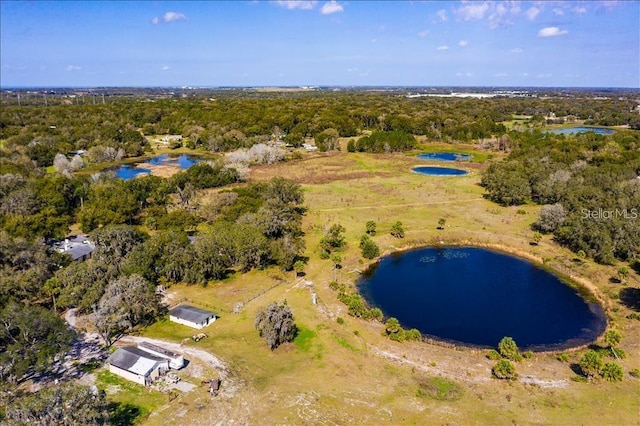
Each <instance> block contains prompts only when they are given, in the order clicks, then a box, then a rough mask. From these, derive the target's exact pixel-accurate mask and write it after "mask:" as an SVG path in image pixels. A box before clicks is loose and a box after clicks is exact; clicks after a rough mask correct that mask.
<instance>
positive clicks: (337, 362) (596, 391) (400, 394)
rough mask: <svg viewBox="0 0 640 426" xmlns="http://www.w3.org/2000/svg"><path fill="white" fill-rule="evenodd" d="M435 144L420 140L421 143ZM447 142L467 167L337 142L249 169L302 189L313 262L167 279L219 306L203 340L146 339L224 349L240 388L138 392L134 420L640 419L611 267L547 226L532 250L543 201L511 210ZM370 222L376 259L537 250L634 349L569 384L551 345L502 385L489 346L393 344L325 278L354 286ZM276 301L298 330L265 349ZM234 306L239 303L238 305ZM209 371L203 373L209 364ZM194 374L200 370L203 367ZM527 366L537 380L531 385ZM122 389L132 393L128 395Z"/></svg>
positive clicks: (195, 298) (575, 358)
mask: <svg viewBox="0 0 640 426" xmlns="http://www.w3.org/2000/svg"><path fill="white" fill-rule="evenodd" d="M445 148H446V146H442V147H438V148H437V149H442V150H446V149H445ZM429 149H430V147H429V146H424V151H423V150H420V152H427V151H428V150H429ZM449 150H451V147H449ZM454 151H455V152H464V153H472V154H474V155H476V154H477V157H474V158H476V159H479V160H477V161H474V162H471V163H463V164H461V165H460V166H461V167H463V168H465V169H467V170H469V172H470V173H469V174H468V175H465V176H461V177H431V176H424V175H418V174H415V173H412V172H411V167H413V166H415V165H418V164H424V163H425V162H424V161H421V160H417V159H415V158H413V157H409V156H406V155H402V154H397V155H370V154H347V153H344V152H343V153H332V154H311V155H306V156H305V157H304V159H302V160H297V161H290V162H286V163H281V164H278V165H275V166H268V167H267V166H262V167H257V168H255V169H252V171H251V179H252V180H254V181H264V180H268V179H270V178H271V177H273V176H286V177H288V178H290V179H293V180H295V181H296V182H299V183H300V184H301V185H302V187H303V189H304V193H305V205H306V206H307V207H308V212H307V214H306V216H305V218H304V221H303V230H304V232H305V234H306V255H307V256H308V257H309V263H308V265H307V266H306V268H305V274H306V275H305V276H304V278H296V277H295V275H294V273H293V272H286V273H284V272H281V271H279V270H277V269H275V268H268V269H266V270H262V271H251V272H250V273H247V274H236V275H234V276H232V277H230V278H228V279H226V280H224V281H221V282H215V283H210V284H209V285H208V286H206V287H202V286H187V285H176V286H172V287H171V288H170V294H171V296H172V299H171V300H172V303H178V302H181V301H185V302H189V303H193V304H196V305H198V306H201V307H204V308H209V309H212V310H215V311H216V312H218V313H219V314H220V318H219V319H218V320H217V321H216V322H215V323H214V324H212V325H210V326H208V327H207V328H205V329H204V330H203V331H204V332H206V333H207V334H208V335H209V337H208V338H207V339H204V340H202V341H200V342H197V343H196V342H193V341H191V340H190V339H189V337H190V336H191V335H192V334H195V333H194V330H192V329H189V328H187V327H183V326H180V325H176V324H173V323H170V322H168V321H160V322H158V323H156V324H154V325H153V326H151V327H149V328H148V329H147V330H144V331H143V335H146V336H149V337H153V338H159V339H164V340H168V341H173V342H178V343H180V342H183V343H184V345H186V346H187V347H193V348H198V349H203V350H206V351H208V352H210V353H212V354H215V355H217V356H218V357H220V358H221V359H223V360H224V361H225V362H226V363H227V364H228V367H229V369H230V371H231V374H232V376H233V383H234V384H235V385H236V386H235V387H234V392H233V395H229V396H227V397H224V396H219V397H217V398H213V397H211V396H210V395H209V394H207V393H206V392H205V390H204V389H203V388H197V389H196V390H194V391H192V392H191V393H189V394H185V395H182V396H181V397H180V398H178V399H177V400H176V401H173V402H171V403H168V404H167V403H166V402H165V403H163V402H162V401H160V400H159V399H156V397H155V396H154V395H152V394H149V395H135V396H132V397H131V399H130V401H132V402H134V403H135V404H140V406H141V407H145V408H144V410H147V409H148V410H160V411H161V412H162V415H153V416H148V417H144V416H141V417H140V418H141V419H142V417H144V419H143V420H142V421H143V423H145V424H163V425H165V424H166V425H174V424H175V425H179V424H214V423H222V424H229V423H232V422H235V423H252V424H380V423H387V424H440V423H447V424H512V423H518V424H636V423H637V422H638V409H639V401H640V391H639V389H640V381H639V380H638V379H634V378H632V377H631V376H630V375H629V374H628V372H629V371H630V370H632V369H634V368H639V367H640V360H639V357H638V353H639V349H640V337H639V336H640V321H636V320H628V319H626V316H627V315H628V314H629V313H630V312H631V311H630V310H629V309H627V308H626V307H624V306H623V305H621V304H620V303H618V301H617V299H615V297H613V296H612V295H614V294H615V293H616V292H618V291H619V287H620V286H619V285H618V286H617V287H616V285H615V284H612V283H611V282H610V281H609V278H610V277H611V276H612V275H615V270H616V267H605V266H602V265H596V264H594V263H593V262H591V261H584V262H575V261H574V260H573V259H574V256H573V255H572V253H570V252H569V251H567V250H565V249H563V248H561V247H559V246H557V245H556V244H555V243H554V242H553V241H551V239H550V237H549V236H545V237H544V238H543V239H542V241H541V242H540V244H538V245H531V244H530V242H531V237H532V234H533V231H532V230H531V229H530V224H531V223H532V222H533V221H535V219H536V215H537V212H538V209H539V207H538V206H533V205H526V206H520V207H517V208H510V207H509V208H504V207H500V206H497V205H496V204H493V203H491V202H489V201H488V200H486V199H484V198H483V193H484V190H483V188H481V187H480V186H479V181H480V173H481V170H482V169H483V168H484V167H486V163H487V162H488V161H490V160H489V158H488V156H487V155H486V154H485V153H477V152H475V151H474V150H473V148H472V147H469V146H465V147H464V148H462V149H457V147H456V149H454ZM479 161H482V162H479ZM202 201H206V200H202ZM439 218H445V219H446V225H445V227H444V229H443V230H439V229H437V228H438V219H439ZM368 220H374V221H376V223H377V230H378V233H377V235H376V236H374V237H373V238H374V240H375V241H376V242H377V243H378V245H379V246H380V248H381V250H382V251H383V252H384V253H385V254H388V253H391V252H394V251H397V250H401V249H405V248H409V247H414V246H420V245H428V244H440V243H444V244H475V245H489V246H492V247H496V248H501V249H503V250H506V251H509V252H511V253H514V254H519V255H524V256H527V257H529V258H531V259H538V260H540V261H541V260H542V259H545V265H546V266H547V267H549V268H551V269H554V270H556V271H559V272H561V273H562V274H564V275H566V276H573V277H576V278H578V279H581V280H582V282H583V283H585V284H584V285H590V284H592V285H593V289H594V291H596V292H597V293H598V294H599V296H600V297H601V298H602V299H603V300H605V302H606V304H607V306H606V307H607V309H608V314H609V316H610V318H611V323H612V324H614V325H615V327H616V328H618V329H619V330H620V331H621V332H622V333H623V335H624V338H623V340H622V344H621V346H620V347H621V348H622V349H623V350H624V351H625V352H626V353H627V357H626V358H625V359H624V360H622V361H620V364H621V365H622V367H623V369H624V371H625V378H624V380H623V381H622V382H619V383H609V382H604V381H596V382H595V383H580V382H575V381H572V380H571V378H572V377H574V376H575V373H574V372H573V371H572V368H571V364H572V363H576V362H579V358H580V356H581V355H580V352H578V353H575V354H574V353H571V352H570V353H569V356H570V362H560V361H558V360H557V359H556V357H555V355H554V354H536V355H534V356H533V358H531V359H528V360H524V361H523V362H522V363H519V364H517V365H516V371H517V373H518V374H519V375H520V378H521V379H520V380H518V381H515V382H504V381H499V380H496V379H492V378H491V367H492V366H493V365H494V363H495V362H494V361H490V360H488V359H487V358H486V356H485V353H484V351H476V350H470V349H452V348H445V347H441V346H436V345H431V344H426V343H419V342H411V343H409V342H405V343H395V342H392V341H390V340H389V339H387V338H386V337H384V336H382V332H383V328H384V327H383V325H382V324H380V323H375V322H366V321H364V320H360V319H356V318H353V317H350V316H349V315H348V314H347V310H346V306H345V305H343V304H342V303H341V302H339V301H338V300H337V298H336V293H335V291H334V290H331V289H330V288H329V287H328V283H329V281H331V280H333V278H334V274H336V273H337V279H338V281H339V282H341V283H344V284H346V285H347V286H352V285H353V284H354V282H355V280H356V279H357V277H358V272H357V271H358V270H363V269H364V268H365V267H366V264H367V261H365V260H363V259H362V257H361V255H360V250H359V248H358V242H359V239H360V236H361V235H362V234H363V233H364V232H365V223H366V222H367V221H368ZM398 220H400V221H401V222H402V223H403V225H404V228H405V231H406V237H405V238H404V239H395V238H393V237H392V236H391V235H390V234H389V230H390V227H391V225H392V224H393V223H394V222H395V221H398ZM333 223H339V224H341V225H342V226H344V227H345V228H346V230H347V232H346V237H347V242H348V247H347V249H346V250H345V251H344V252H343V253H342V254H341V255H342V259H343V261H342V265H343V268H342V269H340V270H338V271H337V272H336V271H334V270H333V269H332V264H331V262H330V261H329V260H321V259H320V258H319V256H318V250H317V247H318V243H319V240H320V238H321V237H322V235H323V233H324V231H325V229H326V228H327V227H328V226H329V225H331V224H333ZM589 283H590V284H589ZM629 285H630V286H634V287H639V286H640V281H639V279H638V275H633V276H632V277H631V278H630V283H629ZM312 293H316V294H317V297H318V304H317V305H313V304H312V303H311V294H312ZM280 300H286V301H287V303H288V304H289V306H291V308H292V310H293V312H294V316H295V321H296V324H297V326H298V327H299V334H298V336H297V337H296V339H295V340H294V341H293V342H292V343H290V344H286V345H283V346H281V347H279V348H278V349H276V350H275V351H271V350H269V349H268V348H267V346H266V344H265V343H264V341H263V340H262V339H261V338H260V337H259V336H258V333H257V332H256V330H255V329H254V316H255V313H256V312H257V310H258V309H260V308H262V307H264V306H265V305H267V304H268V303H271V302H273V301H280ZM239 302H242V303H243V304H244V305H243V308H242V310H241V312H240V313H238V314H235V313H233V309H234V307H235V306H236V304H237V303H239ZM338 317H341V318H343V320H344V322H343V323H342V324H340V323H339V322H338V321H336V319H337V318H338ZM197 368H199V367H198V365H197V361H196V360H194V363H193V364H192V365H190V366H188V367H187V370H188V369H195V370H193V371H196V372H197V371H198V370H197ZM202 368H204V371H203V373H202V378H203V379H204V378H206V377H207V376H206V375H207V374H209V370H207V369H206V366H204V367H202ZM190 374H193V376H194V380H196V376H197V374H195V373H190ZM527 377H529V378H531V380H529V381H524V380H523V378H527ZM224 386H225V384H224V383H223V387H224ZM116 395H117V396H116V397H117V398H120V400H126V398H127V392H126V391H124V390H122V391H121V392H119V393H117V394H116ZM165 397H166V396H165ZM160 405H162V407H160Z"/></svg>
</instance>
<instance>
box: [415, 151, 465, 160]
mask: <svg viewBox="0 0 640 426" xmlns="http://www.w3.org/2000/svg"><path fill="white" fill-rule="evenodd" d="M418 158H420V159H421V160H435V161H470V160H471V155H469V154H457V153H455V152H428V153H423V154H418Z"/></svg>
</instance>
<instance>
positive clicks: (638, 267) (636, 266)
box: [631, 260, 640, 275]
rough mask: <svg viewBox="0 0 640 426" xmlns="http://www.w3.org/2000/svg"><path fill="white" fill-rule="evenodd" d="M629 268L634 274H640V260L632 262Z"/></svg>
mask: <svg viewBox="0 0 640 426" xmlns="http://www.w3.org/2000/svg"><path fill="white" fill-rule="evenodd" d="M631 269H633V270H634V271H635V273H636V274H638V275H640V260H636V261H635V262H633V263H632V264H631Z"/></svg>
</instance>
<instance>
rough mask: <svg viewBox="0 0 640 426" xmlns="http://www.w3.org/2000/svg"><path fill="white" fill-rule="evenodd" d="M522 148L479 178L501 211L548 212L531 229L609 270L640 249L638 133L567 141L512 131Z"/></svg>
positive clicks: (541, 214) (511, 134)
mask: <svg viewBox="0 0 640 426" xmlns="http://www.w3.org/2000/svg"><path fill="white" fill-rule="evenodd" d="M509 136H510V138H511V139H512V140H513V142H514V145H516V146H517V148H516V149H514V150H513V151H512V152H511V153H510V154H509V156H508V157H507V158H506V159H505V160H504V161H501V162H499V163H494V164H492V165H491V166H490V167H489V168H488V170H487V171H486V173H485V175H484V176H483V178H482V184H483V185H484V186H485V188H486V189H487V191H488V197H489V198H490V199H491V200H493V201H495V202H497V203H499V204H502V205H519V204H523V203H526V202H533V203H536V204H542V205H544V206H545V207H543V209H542V210H541V212H540V217H539V219H538V220H537V222H536V223H535V224H534V227H535V228H536V229H537V230H539V231H541V232H547V233H553V235H554V238H555V240H556V241H557V242H558V243H560V244H562V245H565V246H567V247H569V248H570V249H571V250H573V251H574V252H576V253H579V252H583V253H584V254H586V255H588V256H590V257H593V258H594V259H595V260H596V261H598V262H601V263H606V264H612V263H613V262H614V259H616V258H617V259H620V260H631V259H635V258H636V257H637V256H638V251H639V248H640V177H639V176H640V134H638V132H630V133H622V132H620V133H615V134H613V135H610V136H601V135H596V134H594V133H585V134H580V135H578V136H575V137H569V138H567V137H564V136H558V135H553V134H550V133H542V132H522V133H521V132H513V133H510V135H509Z"/></svg>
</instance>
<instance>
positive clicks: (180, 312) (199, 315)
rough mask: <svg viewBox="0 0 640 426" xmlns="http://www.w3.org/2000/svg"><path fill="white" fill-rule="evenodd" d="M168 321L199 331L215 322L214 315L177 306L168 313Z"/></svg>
mask: <svg viewBox="0 0 640 426" xmlns="http://www.w3.org/2000/svg"><path fill="white" fill-rule="evenodd" d="M169 320H170V321H173V322H177V323H178V324H182V325H186V326H188V327H192V328H197V329H201V328H204V327H206V326H208V325H209V324H211V323H213V322H215V320H216V313H215V312H211V311H207V310H204V309H200V308H196V307H195V306H190V305H178V306H176V307H175V308H173V309H172V310H170V311H169Z"/></svg>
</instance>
